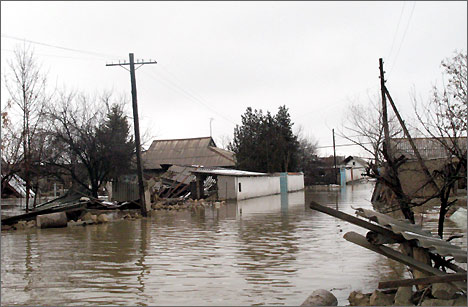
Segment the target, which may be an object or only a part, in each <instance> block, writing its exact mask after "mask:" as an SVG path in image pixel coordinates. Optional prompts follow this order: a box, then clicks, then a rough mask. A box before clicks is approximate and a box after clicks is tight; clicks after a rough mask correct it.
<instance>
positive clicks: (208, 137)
mask: <svg viewBox="0 0 468 307" xmlns="http://www.w3.org/2000/svg"><path fill="white" fill-rule="evenodd" d="M202 139H212V137H211V136H201V137H196V138H183V139H163V140H153V143H154V142H164V141H186V140H202Z"/></svg>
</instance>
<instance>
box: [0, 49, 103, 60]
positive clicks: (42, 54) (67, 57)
mask: <svg viewBox="0 0 468 307" xmlns="http://www.w3.org/2000/svg"><path fill="white" fill-rule="evenodd" d="M1 50H2V51H7V52H12V53H15V52H16V51H15V50H11V49H4V48H1ZM34 54H35V55H40V56H46V57H53V58H66V59H75V60H85V61H100V59H97V58H84V57H70V56H65V55H56V54H45V53H36V52H34Z"/></svg>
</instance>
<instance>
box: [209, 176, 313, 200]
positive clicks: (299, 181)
mask: <svg viewBox="0 0 468 307" xmlns="http://www.w3.org/2000/svg"><path fill="white" fill-rule="evenodd" d="M239 183H240V185H241V190H240V191H239ZM226 187H227V193H226ZM303 189H304V175H303V174H302V173H300V174H292V175H288V192H292V191H300V190H303ZM280 193H281V186H280V176H279V174H278V175H274V176H252V177H246V176H245V177H244V176H239V177H235V176H220V175H218V199H237V200H242V199H249V198H254V197H259V196H266V195H274V194H280ZM226 196H227V197H226Z"/></svg>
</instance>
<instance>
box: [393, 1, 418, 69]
mask: <svg viewBox="0 0 468 307" xmlns="http://www.w3.org/2000/svg"><path fill="white" fill-rule="evenodd" d="M415 7H416V1H414V3H413V8H412V9H411V13H410V16H409V18H408V22H407V23H406V28H405V32H403V37H402V38H401V42H400V46H399V47H398V51H397V53H396V55H395V58H394V59H393V61H392V66H391V67H390V70H389V73H390V72H392V71H393V69H394V68H395V66H396V62H397V59H398V55H399V54H400V50H401V46H403V42H404V40H405V37H406V32H407V31H408V28H409V25H410V23H411V19H412V17H413V12H414V8H415Z"/></svg>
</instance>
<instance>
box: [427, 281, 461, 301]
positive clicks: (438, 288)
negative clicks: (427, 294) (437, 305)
mask: <svg viewBox="0 0 468 307" xmlns="http://www.w3.org/2000/svg"><path fill="white" fill-rule="evenodd" d="M456 292H457V289H455V287H453V286H452V285H450V284H446V283H437V284H433V285H432V295H433V296H434V297H435V298H438V299H441V300H450V299H452V298H453V297H454V296H455V294H456Z"/></svg>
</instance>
